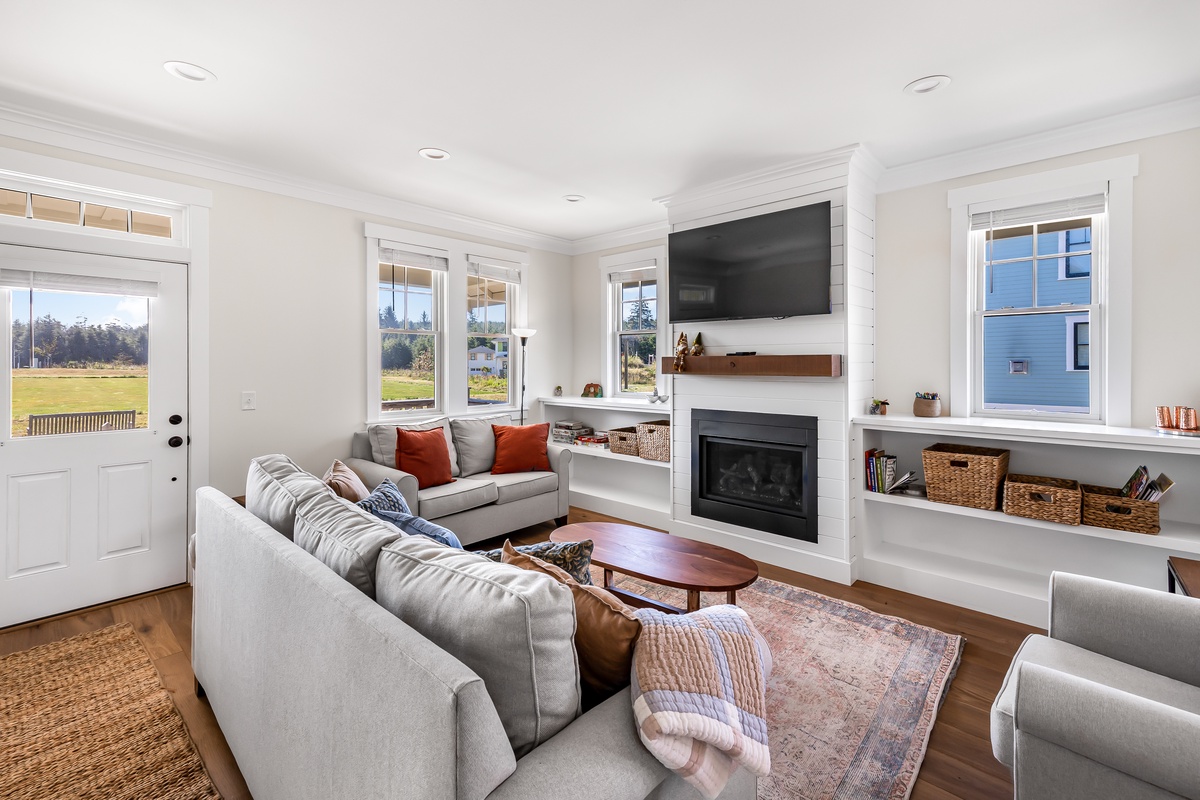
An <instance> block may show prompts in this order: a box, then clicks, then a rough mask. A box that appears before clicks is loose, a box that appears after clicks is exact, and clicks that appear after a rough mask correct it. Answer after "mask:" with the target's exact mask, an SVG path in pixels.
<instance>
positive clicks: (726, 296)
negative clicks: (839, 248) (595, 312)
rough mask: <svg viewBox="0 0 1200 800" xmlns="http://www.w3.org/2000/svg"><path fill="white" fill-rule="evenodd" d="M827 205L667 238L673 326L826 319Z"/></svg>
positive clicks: (758, 217)
mask: <svg viewBox="0 0 1200 800" xmlns="http://www.w3.org/2000/svg"><path fill="white" fill-rule="evenodd" d="M830 208H831V204H830V203H828V202H825V203H816V204H814V205H810V206H801V207H799V208H789V209H786V210H784V211H775V212H773V213H770V214H761V215H759V216H757V217H746V218H745V219H738V220H733V221H732V222H720V223H717V224H716V225H708V226H706V227H703V228H693V229H691V230H688V231H680V232H678V233H672V234H671V235H670V237H669V239H668V242H667V249H668V256H667V257H668V261H667V264H668V269H669V275H670V283H669V285H670V303H669V308H670V319H671V322H672V323H680V322H708V321H712V320H723V319H763V318H768V317H774V318H781V317H796V316H807V315H811V314H828V313H830V308H829V269H830V255H831V247H832V243H831V237H830V217H829V215H830Z"/></svg>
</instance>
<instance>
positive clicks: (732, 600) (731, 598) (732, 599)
mask: <svg viewBox="0 0 1200 800" xmlns="http://www.w3.org/2000/svg"><path fill="white" fill-rule="evenodd" d="M725 602H726V603H728V604H729V605H731V606H736V605H737V592H736V591H733V592H726V593H725Z"/></svg>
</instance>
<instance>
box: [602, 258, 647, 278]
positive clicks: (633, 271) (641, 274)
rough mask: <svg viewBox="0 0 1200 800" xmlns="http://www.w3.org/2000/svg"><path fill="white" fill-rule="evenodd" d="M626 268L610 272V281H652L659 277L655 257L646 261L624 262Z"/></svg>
mask: <svg viewBox="0 0 1200 800" xmlns="http://www.w3.org/2000/svg"><path fill="white" fill-rule="evenodd" d="M622 266H624V267H626V269H623V270H621V271H620V272H610V273H608V282H609V283H624V282H625V281H652V280H655V279H657V278H658V262H657V261H655V260H654V259H653V258H648V259H646V260H645V261H635V262H633V263H631V264H623V265H622Z"/></svg>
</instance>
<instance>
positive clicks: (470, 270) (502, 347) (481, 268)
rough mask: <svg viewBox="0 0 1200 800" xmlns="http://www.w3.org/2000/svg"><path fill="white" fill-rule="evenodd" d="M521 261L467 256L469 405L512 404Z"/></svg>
mask: <svg viewBox="0 0 1200 800" xmlns="http://www.w3.org/2000/svg"><path fill="white" fill-rule="evenodd" d="M520 284H521V270H520V265H519V264H514V263H509V262H505V261H500V260H499V259H494V258H486V257H483V256H476V255H468V256H467V354H468V359H467V404H468V405H487V404H497V403H499V404H511V403H512V402H513V396H512V389H513V382H512V381H511V380H509V377H510V374H511V371H512V358H511V354H512V334H511V329H512V319H513V312H514V310H515V308H516V302H517V291H518V287H519V286H520Z"/></svg>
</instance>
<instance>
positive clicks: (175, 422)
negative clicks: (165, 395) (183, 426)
mask: <svg viewBox="0 0 1200 800" xmlns="http://www.w3.org/2000/svg"><path fill="white" fill-rule="evenodd" d="M167 422H169V423H171V424H172V425H178V424H179V423H181V422H183V417H181V416H179V415H178V414H172V415H171V416H169V417H167Z"/></svg>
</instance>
